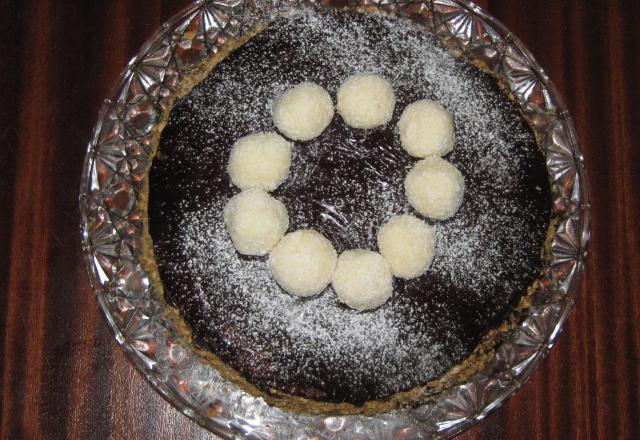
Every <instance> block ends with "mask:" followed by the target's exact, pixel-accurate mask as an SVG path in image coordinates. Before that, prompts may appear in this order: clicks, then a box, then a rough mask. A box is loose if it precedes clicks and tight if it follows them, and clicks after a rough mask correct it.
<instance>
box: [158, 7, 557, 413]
mask: <svg viewBox="0 0 640 440" xmlns="http://www.w3.org/2000/svg"><path fill="white" fill-rule="evenodd" d="M359 71H375V72H378V73H380V74H382V75H383V76H385V77H387V78H388V79H390V80H391V81H392V82H393V84H394V88H395V90H396V95H397V106H396V110H395V113H394V117H393V119H392V120H391V122H390V123H389V124H388V125H387V126H385V127H381V128H379V129H374V130H356V129H351V128H349V127H347V126H346V125H345V124H344V123H343V121H342V119H341V118H340V116H339V115H338V114H336V116H335V117H334V119H333V121H332V123H331V124H330V126H329V127H328V128H327V130H326V131H325V132H324V133H323V134H322V135H321V136H320V137H318V138H317V139H314V140H312V141H309V142H296V143H295V144H294V158H293V165H292V170H291V175H290V177H289V179H288V180H287V181H286V182H285V183H284V184H283V185H282V186H281V187H280V188H278V190H276V191H275V192H274V193H273V195H274V197H276V198H278V199H279V200H281V201H283V202H284V204H285V205H286V206H287V208H288V210H289V217H290V221H291V226H290V229H289V230H290V231H293V230H296V229H301V228H314V229H316V230H318V231H319V232H321V233H322V234H324V235H325V236H326V237H328V238H329V239H330V240H331V242H332V243H333V244H334V246H335V247H336V250H337V251H338V252H342V251H344V250H346V249H351V248H366V249H374V250H375V249H377V247H376V239H375V237H376V231H377V229H378V228H379V227H380V225H381V224H383V223H384V222H385V221H386V220H387V219H388V218H389V217H390V216H392V215H397V214H401V213H405V212H412V213H414V214H415V212H413V210H412V209H411V207H410V206H409V205H408V203H407V201H406V198H405V195H404V190H403V180H404V177H405V175H406V173H407V172H408V170H409V169H411V167H412V166H413V165H414V164H415V163H416V159H413V158H411V157H410V156H409V155H408V154H407V153H406V152H405V151H404V150H402V148H401V147H400V144H399V139H398V134H397V130H396V125H397V121H398V118H399V116H400V114H401V112H402V110H403V109H404V108H405V106H406V105H408V104H409V103H411V102H413V101H415V100H417V99H422V98H431V99H434V100H437V101H439V102H441V103H442V104H443V105H445V107H447V108H448V109H449V110H450V111H452V113H453V114H454V117H455V123H456V136H457V141H456V146H455V149H454V151H453V153H451V154H450V155H448V156H447V157H446V159H447V160H449V161H451V162H452V163H454V164H455V165H456V166H457V167H458V168H459V169H460V170H461V172H462V174H463V175H464V177H465V181H466V187H467V191H466V194H465V198H464V202H463V205H462V207H461V209H460V211H459V212H458V213H457V214H456V216H455V217H453V218H452V219H450V220H447V221H445V222H433V221H430V223H431V224H434V225H435V226H436V228H437V234H438V239H439V244H438V251H437V254H436V257H435V260H434V263H433V265H432V267H431V268H430V269H429V271H428V272H427V273H426V274H425V275H424V276H422V277H420V278H417V279H414V280H410V281H404V280H399V279H395V280H394V295H393V298H392V299H391V300H390V301H389V302H388V303H387V304H385V305H384V306H383V307H381V308H380V309H378V310H376V311H373V312H367V313H358V312H355V311H353V310H349V309H348V308H346V307H345V306H343V305H341V304H340V303H339V302H338V301H337V300H336V299H335V295H334V293H333V292H332V290H331V288H327V289H326V291H325V292H323V293H322V294H321V295H320V296H319V297H316V298H311V299H298V298H293V297H291V296H290V295H288V294H287V293H285V292H284V291H282V290H281V289H280V288H279V287H278V286H277V285H276V284H275V282H274V281H273V280H272V279H271V277H270V274H269V270H268V267H267V263H266V258H247V257H244V256H241V255H239V254H237V253H236V252H235V250H234V249H233V245H232V244H231V241H230V239H229V237H228V235H227V233H226V230H225V228H224V223H223V220H222V210H223V208H224V205H225V203H226V202H227V200H228V199H229V198H230V197H231V196H233V195H234V194H236V193H237V192H238V191H239V190H238V189H237V188H235V187H233V185H232V184H231V182H230V180H229V178H228V175H227V173H226V165H227V159H228V155H229V150H230V147H231V145H232V144H233V142H235V140H236V139H237V138H239V137H240V136H244V135H247V134H250V133H253V132H256V131H275V128H274V126H273V123H272V121H271V118H270V103H271V100H272V99H273V97H275V96H277V94H278V93H280V92H282V91H283V90H286V89H287V88H289V87H291V86H293V85H295V84H297V83H299V82H302V81H313V82H316V83H318V84H320V85H322V86H323V87H325V88H326V89H327V90H328V91H329V93H330V94H331V95H332V96H333V97H334V99H335V92H336V90H337V88H338V86H339V85H340V82H341V81H342V80H343V79H344V78H346V77H347V76H349V75H351V74H353V73H356V72H359ZM547 179H548V178H547V171H546V167H545V162H544V158H543V156H542V154H541V153H540V152H539V150H538V147H537V145H536V141H535V138H534V135H533V133H532V132H531V130H530V128H529V127H528V125H527V124H526V122H525V121H524V120H523V118H522V117H521V115H520V114H519V112H518V109H517V106H516V105H515V104H514V103H513V102H511V101H510V100H509V98H508V97H507V96H506V95H505V94H504V93H503V92H502V91H501V90H500V88H499V87H498V85H497V83H496V81H495V80H494V79H493V78H491V77H490V76H488V75H486V74H484V73H482V72H481V71H480V70H478V69H477V68H475V67H474V66H472V65H470V64H469V63H467V62H465V61H463V60H461V59H456V58H455V57H453V56H452V55H451V54H450V53H449V52H448V51H447V50H446V49H444V48H443V47H442V46H441V45H440V43H439V42H438V41H437V40H436V39H435V38H434V37H432V36H431V35H428V34H426V33H424V32H423V31H421V30H420V29H419V28H417V27H414V25H412V24H410V23H408V22H406V21H404V20H401V19H396V18H389V17H381V16H375V15H369V14H360V13H355V12H337V13H327V14H321V13H317V12H313V13H311V12H310V13H304V14H301V15H298V16H295V17H290V18H282V19H278V20H276V21H275V22H273V23H271V24H270V25H269V26H268V27H267V28H266V30H264V31H263V32H261V33H260V34H258V35H257V36H255V37H253V38H252V39H251V40H250V41H249V42H248V43H246V44H245V45H244V46H242V47H241V48H239V49H238V50H236V51H235V52H233V53H232V54H231V55H230V56H229V57H228V58H226V59H225V60H224V61H222V62H221V63H220V64H219V65H218V66H217V67H216V68H215V69H214V70H213V71H212V72H211V74H209V76H208V77H207V78H206V79H205V80H204V81H202V82H201V83H200V84H199V85H197V86H196V87H195V88H194V90H193V91H192V92H191V93H190V94H189V95H187V96H186V97H184V98H182V99H181V100H179V101H178V102H177V103H176V105H175V107H174V108H173V110H172V112H171V115H170V118H169V121H168V125H167V126H166V128H165V129H164V131H163V133H162V135H161V140H160V145H159V150H158V154H157V157H156V159H155V160H154V162H153V165H152V168H151V171H150V199H149V207H148V217H149V218H148V221H149V226H150V233H151V237H152V239H153V241H154V251H155V256H156V260H157V263H158V267H159V272H160V276H161V279H162V282H163V284H164V287H165V295H166V299H167V301H168V302H169V303H170V304H172V305H174V306H175V307H177V308H178V309H179V311H180V313H181V314H182V316H183V318H184V320H185V321H186V323H187V324H189V326H190V327H191V329H192V331H193V337H194V343H195V344H196V345H197V346H198V347H201V348H204V349H207V350H209V351H211V352H212V353H215V354H216V355H218V356H219V357H220V358H221V359H222V360H223V361H224V362H226V363H227V364H228V365H230V366H232V367H233V368H235V369H236V370H237V371H239V372H240V373H241V374H243V375H244V376H245V377H246V378H247V379H248V380H249V381H250V382H251V383H253V384H254V385H256V386H257V387H259V388H261V389H263V390H265V391H267V392H268V390H269V389H271V388H273V389H277V390H280V391H284V392H286V393H289V394H293V395H299V396H304V397H308V398H312V399H316V400H321V401H328V402H350V403H354V404H361V403H363V402H364V401H367V400H374V399H381V398H385V397H388V396H390V395H392V394H394V393H396V392H400V391H405V390H408V389H410V388H412V387H414V386H417V385H420V384H424V383H426V382H427V381H429V380H431V379H434V378H437V377H439V376H441V375H442V374H444V373H445V372H447V371H448V370H449V369H450V368H451V367H453V366H455V365H456V364H458V363H459V362H461V361H462V360H464V359H465V358H466V357H467V356H469V354H471V352H472V351H473V350H474V348H475V347H476V346H477V344H478V343H479V342H480V340H481V339H482V337H483V336H484V335H486V334H487V332H488V331H489V330H490V329H492V328H494V327H496V326H498V325H499V324H500V323H502V322H504V321H505V320H506V319H507V318H508V316H509V315H510V313H511V312H512V311H513V308H514V306H515V305H516V304H517V303H518V301H519V300H520V298H521V297H522V295H523V294H524V293H525V292H526V290H527V288H528V287H529V286H530V285H531V284H532V283H533V281H534V280H535V279H536V278H537V276H538V274H539V273H540V270H541V267H542V261H541V250H542V247H543V245H544V240H545V237H546V233H547V229H548V226H549V218H550V207H551V197H550V189H549V184H548V180H547ZM416 215H417V214H416Z"/></svg>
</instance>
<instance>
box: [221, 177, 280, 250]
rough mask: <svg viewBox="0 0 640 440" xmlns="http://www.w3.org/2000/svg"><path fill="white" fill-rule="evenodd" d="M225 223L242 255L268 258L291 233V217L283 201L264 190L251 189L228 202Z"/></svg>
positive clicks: (225, 210)
mask: <svg viewBox="0 0 640 440" xmlns="http://www.w3.org/2000/svg"><path fill="white" fill-rule="evenodd" d="M224 223H225V225H226V226H227V230H228V231H229V235H230V236H231V241H232V242H233V245H234V246H235V248H236V249H237V251H238V252H240V253H241V254H244V255H266V254H268V253H269V251H270V250H271V249H273V248H274V247H275V245H276V244H278V242H279V241H280V239H281V238H282V236H283V235H284V233H285V232H287V228H289V216H288V213H287V208H286V207H285V206H284V205H283V204H282V202H280V201H278V200H276V199H274V198H273V197H271V196H270V195H269V194H267V193H266V192H265V191H263V190H261V189H258V188H250V189H248V190H246V191H242V192H241V193H239V194H236V195H235V196H233V197H231V199H230V200H229V202H227V205H226V206H225V208H224Z"/></svg>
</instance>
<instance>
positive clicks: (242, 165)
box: [224, 73, 465, 312]
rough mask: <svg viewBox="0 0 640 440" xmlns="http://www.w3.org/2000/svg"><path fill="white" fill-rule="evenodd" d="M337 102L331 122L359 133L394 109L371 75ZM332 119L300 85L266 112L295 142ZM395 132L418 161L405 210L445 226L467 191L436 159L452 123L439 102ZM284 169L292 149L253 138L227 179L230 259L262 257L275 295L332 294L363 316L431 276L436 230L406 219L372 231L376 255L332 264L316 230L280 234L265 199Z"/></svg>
mask: <svg viewBox="0 0 640 440" xmlns="http://www.w3.org/2000/svg"><path fill="white" fill-rule="evenodd" d="M337 95H338V96H337V110H338V113H340V115H341V116H342V119H343V120H344V122H345V123H346V124H348V125H350V126H351V127H353V128H357V129H370V128H375V127H378V126H380V125H384V124H386V123H388V122H389V121H390V120H391V117H392V115H393V111H394V109H395V104H396V99H395V94H394V91H393V87H392V85H391V83H390V82H389V81H388V80H387V79H385V78H383V77H381V76H379V75H375V74H372V73H362V74H357V75H353V76H351V77H349V78H347V79H346V80H345V81H344V82H343V83H342V84H341V85H340V87H339V89H338V93H337ZM333 115H334V109H333V102H332V100H331V97H330V96H329V94H328V93H327V91H326V90H324V89H323V88H322V87H320V86H318V85H316V84H313V83H308V82H306V83H302V84H298V85H297V86H295V87H293V88H291V89H289V90H287V91H285V92H284V93H282V94H281V95H280V96H278V97H277V98H276V99H275V100H274V101H273V103H272V117H273V122H274V124H275V126H276V127H277V128H278V130H279V131H280V132H281V133H282V134H284V135H285V136H286V137H288V138H289V139H293V140H297V141H308V140H310V139H313V138H315V137H317V136H319V135H320V134H321V133H322V132H323V131H324V130H325V129H326V128H327V126H328V125H329V123H330V122H331V120H332V118H333ZM398 131H399V134H400V143H401V146H402V148H403V149H405V150H406V151H407V153H409V154H410V155H411V156H413V157H418V158H423V160H421V161H420V162H418V163H416V165H415V166H414V167H413V168H412V169H411V171H409V173H408V174H407V176H406V178H405V181H404V188H405V193H406V196H407V199H408V201H409V204H410V205H411V206H412V207H413V208H414V209H415V210H416V211H417V212H418V213H420V214H421V215H423V216H424V217H427V218H431V219H435V220H445V219H447V218H450V217H451V216H453V215H454V214H455V213H456V212H457V211H458V209H459V208H460V205H461V204H462V200H463V196H464V189H465V187H464V178H463V176H462V174H461V173H460V171H459V170H458V169H457V168H456V167H455V166H454V165H453V164H451V163H449V162H447V161H446V160H444V159H442V158H441V157H440V156H442V155H444V154H447V153H448V152H450V151H451V149H452V148H453V145H454V143H455V130H454V121H453V116H452V115H451V113H449V112H448V111H447V110H446V109H445V108H444V107H443V106H442V105H440V104H438V103H437V102H434V101H430V100H420V101H416V102H414V103H412V104H410V105H408V106H407V107H406V108H405V109H404V111H403V113H402V115H401V117H400V120H399V122H398ZM290 166H291V144H290V143H289V142H288V141H287V140H286V139H284V138H283V137H282V136H280V135H278V134H276V133H254V134H250V135H248V136H245V137H242V138H240V139H238V140H237V141H236V142H235V143H234V144H233V146H232V148H231V152H230V155H229V164H228V167H227V171H228V173H229V177H230V179H231V182H232V183H233V184H234V185H236V186H237V187H239V188H240V189H241V190H242V191H241V192H240V193H239V194H236V195H235V196H233V197H232V198H231V199H230V200H229V202H228V203H227V205H226V206H225V209H224V221H225V225H226V227H227V230H228V232H229V236H230V238H231V241H232V242H233V245H234V246H235V248H236V250H237V251H238V252H239V253H241V254H245V255H255V256H264V255H267V254H269V260H268V264H269V268H270V270H271V274H272V276H273V278H274V279H275V281H276V282H277V283H278V285H279V286H280V287H281V288H282V289H283V290H285V291H286V292H288V293H290V294H291V295H295V296H299V297H303V298H304V297H312V296H315V295H318V294H320V293H322V292H323V291H324V290H325V288H326V287H327V286H328V285H329V284H331V286H332V287H333V290H334V292H335V293H336V295H337V297H338V300H339V301H340V302H342V303H343V304H345V305H347V306H348V307H350V308H352V309H355V310H357V311H361V312H363V311H368V310H373V309H376V308H378V307H380V306H382V305H383V304H384V303H385V302H386V301H388V300H389V298H391V296H392V294H393V277H394V276H395V277H398V278H403V279H412V278H417V277H419V276H422V275H423V274H424V273H425V272H426V271H427V270H428V269H429V267H430V265H431V263H432V261H433V258H434V255H435V249H436V244H437V238H436V233H435V229H434V228H433V226H431V225H429V224H428V223H426V222H425V221H423V220H421V219H419V218H417V217H415V216H413V215H409V214H404V215H398V216H395V217H392V218H391V219H390V220H389V221H388V222H387V223H385V224H384V225H383V226H382V227H381V228H380V229H379V230H378V234H377V241H378V249H379V252H374V251H371V250H366V249H354V250H347V251H345V252H343V253H342V254H340V256H338V255H337V253H336V250H335V248H334V247H333V245H332V244H331V242H330V241H329V240H328V239H327V238H326V237H324V236H323V235H322V234H320V233H319V232H317V231H315V230H312V229H306V230H298V231H294V232H291V233H289V234H286V232H287V229H288V228H289V217H288V212H287V208H286V207H285V206H284V205H283V204H282V202H280V201H278V200H276V199H275V198H273V197H271V196H270V195H269V194H268V193H267V191H273V190H275V189H276V188H277V187H278V186H279V185H280V184H282V183H283V182H284V181H285V180H286V179H287V177H288V175H289V168H290ZM285 234H286V235H285Z"/></svg>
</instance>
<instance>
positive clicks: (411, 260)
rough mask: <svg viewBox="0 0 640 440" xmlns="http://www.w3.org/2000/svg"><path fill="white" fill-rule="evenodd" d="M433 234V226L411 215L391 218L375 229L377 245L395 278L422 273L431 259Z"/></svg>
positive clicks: (433, 241)
mask: <svg viewBox="0 0 640 440" xmlns="http://www.w3.org/2000/svg"><path fill="white" fill-rule="evenodd" d="M436 241H437V239H436V233H435V230H434V228H433V227H432V226H430V225H428V224H427V223H425V222H424V221H422V220H420V219H419V218H416V217H414V216H412V215H408V214H405V215H399V216H396V217H393V218H391V220H389V221H388V222H387V223H386V224H385V225H384V226H382V228H380V230H379V231H378V248H379V249H380V253H381V254H382V256H383V257H384V258H385V259H386V260H387V261H388V262H389V265H390V266H391V272H392V273H393V275H395V276H397V277H398V278H404V279H412V278H417V277H419V276H420V275H422V274H424V273H425V272H426V270H427V269H428V268H429V266H430V265H431V262H432V261H433V256H434V254H435V250H436Z"/></svg>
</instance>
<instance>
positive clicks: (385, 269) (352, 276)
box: [332, 249, 393, 311]
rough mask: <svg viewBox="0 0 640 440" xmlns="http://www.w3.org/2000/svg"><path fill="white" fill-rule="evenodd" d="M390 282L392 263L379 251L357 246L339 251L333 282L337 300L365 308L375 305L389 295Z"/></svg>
mask: <svg viewBox="0 0 640 440" xmlns="http://www.w3.org/2000/svg"><path fill="white" fill-rule="evenodd" d="M392 283H393V277H392V275H391V267H390V266H389V263H388V262H387V260H385V259H384V257H383V256H382V255H380V254H379V253H377V252H373V251H368V250H363V249H356V250H350V251H346V252H343V253H342V254H340V256H339V257H338V263H337V265H336V270H335V272H334V274H333V282H332V285H333V290H335V292H336V294H337V295H338V299H339V300H340V301H342V302H343V303H345V304H346V305H348V306H349V307H351V308H352V309H356V310H359V311H365V310H372V309H375V308H378V307H380V306H381V305H382V304H384V303H385V302H387V300H388V299H389V298H391V293H392V292H393V284H392Z"/></svg>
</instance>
